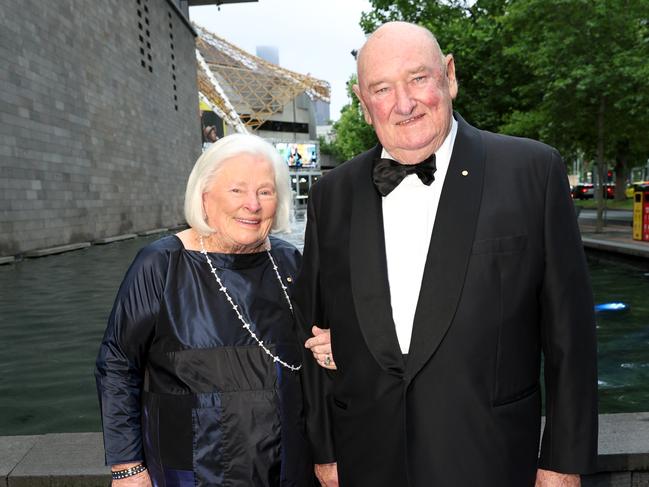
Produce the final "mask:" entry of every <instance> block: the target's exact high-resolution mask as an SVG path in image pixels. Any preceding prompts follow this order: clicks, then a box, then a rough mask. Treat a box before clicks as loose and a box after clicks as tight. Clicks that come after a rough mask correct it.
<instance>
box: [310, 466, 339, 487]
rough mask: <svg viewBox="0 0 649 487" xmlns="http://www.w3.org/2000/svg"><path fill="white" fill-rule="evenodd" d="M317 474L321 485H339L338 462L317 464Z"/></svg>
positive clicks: (335, 486)
mask: <svg viewBox="0 0 649 487" xmlns="http://www.w3.org/2000/svg"><path fill="white" fill-rule="evenodd" d="M315 476H316V477H318V481H319V482H320V487H338V464H337V463H320V464H316V465H315Z"/></svg>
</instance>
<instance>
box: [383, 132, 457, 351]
mask: <svg viewBox="0 0 649 487" xmlns="http://www.w3.org/2000/svg"><path fill="white" fill-rule="evenodd" d="M456 134H457V122H456V121H455V120H453V122H452V125H451V131H450V132H449V134H448V135H447V136H446V139H445V140H444V143H443V144H442V146H441V147H440V148H439V149H438V150H437V152H435V165H436V167H437V169H436V171H435V180H434V181H433V182H432V183H431V185H430V186H426V185H425V184H424V183H422V182H421V180H420V179H419V176H417V175H416V174H410V175H408V176H406V177H405V178H404V179H403V181H401V183H400V184H399V185H398V186H397V187H396V188H395V189H394V190H393V191H392V192H391V193H390V194H388V195H387V196H384V197H382V198H381V199H382V202H381V203H382V206H383V229H384V230H383V231H384V234H385V255H386V259H387V264H388V281H389V284H390V304H391V305H392V318H393V319H394V324H395V326H396V330H397V337H398V339H399V346H400V347H401V353H404V354H405V353H408V350H409V349H410V338H411V335H412V325H413V321H414V319H415V310H416V308H417V300H418V299H419V291H420V289H421V281H422V278H423V276H424V265H425V263H426V256H427V255H428V246H429V245H430V237H431V235H432V233H433V225H434V224H435V216H436V214H437V206H438V205H439V198H440V195H441V193H442V186H443V184H444V178H445V177H446V171H447V170H448V165H449V162H450V160H451V153H452V152H453V144H454V143H455V135H456ZM381 157H384V158H389V159H394V157H392V156H391V155H390V154H389V153H388V152H387V151H386V150H385V149H383V153H382V154H381Z"/></svg>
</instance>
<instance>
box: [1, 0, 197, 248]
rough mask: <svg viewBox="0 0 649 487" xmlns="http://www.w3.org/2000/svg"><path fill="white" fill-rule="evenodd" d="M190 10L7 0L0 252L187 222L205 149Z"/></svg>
mask: <svg viewBox="0 0 649 487" xmlns="http://www.w3.org/2000/svg"><path fill="white" fill-rule="evenodd" d="M179 7H180V8H179ZM183 10H184V11H185V12H183ZM186 10H187V6H186V5H183V2H180V3H179V2H177V1H172V0H101V1H98V0H57V1H55V2H43V1H41V0H21V1H16V0H0V256H7V255H16V254H20V253H22V252H25V251H29V250H33V249H41V248H47V247H52V246H58V245H64V244H69V243H75V242H82V241H92V240H95V239H99V238H104V237H110V236H114V235H119V234H124V233H132V232H138V231H145V230H149V229H153V228H158V227H169V226H175V225H177V224H181V223H183V222H184V217H183V211H182V207H183V196H184V189H185V183H186V180H187V176H188V175H189V172H190V170H191V168H192V166H193V164H194V162H195V160H196V158H197V157H198V155H199V154H200V147H201V140H200V117H199V108H198V99H197V81H196V61H195V55H194V49H195V42H194V32H193V30H192V29H191V27H190V25H189V23H188V21H187V18H186Z"/></svg>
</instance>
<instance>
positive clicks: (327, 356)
mask: <svg viewBox="0 0 649 487" xmlns="http://www.w3.org/2000/svg"><path fill="white" fill-rule="evenodd" d="M324 364H325V365H326V366H327V367H329V366H330V365H331V355H329V354H327V355H325V359H324Z"/></svg>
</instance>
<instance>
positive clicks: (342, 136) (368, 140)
mask: <svg viewBox="0 0 649 487" xmlns="http://www.w3.org/2000/svg"><path fill="white" fill-rule="evenodd" d="M356 81H357V78H356V75H352V76H351V78H350V79H349V81H348V82H347V96H348V97H349V103H348V104H347V105H345V106H344V107H343V108H342V110H341V111H340V118H339V119H338V121H337V122H335V123H334V125H333V132H334V138H333V141H332V143H331V144H330V146H329V148H328V149H329V150H331V153H332V155H333V156H334V157H335V158H336V159H338V160H339V161H346V160H348V159H351V158H352V157H354V156H357V155H358V154H360V153H361V152H364V151H366V150H368V149H370V148H372V147H374V146H375V145H376V144H377V142H378V139H377V138H376V134H375V133H374V129H373V128H372V126H371V125H368V124H367V123H366V122H365V119H364V118H363V112H362V110H361V104H360V102H359V101H358V99H357V98H356V95H354V93H353V91H352V88H351V87H352V86H353V85H354V84H356Z"/></svg>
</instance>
